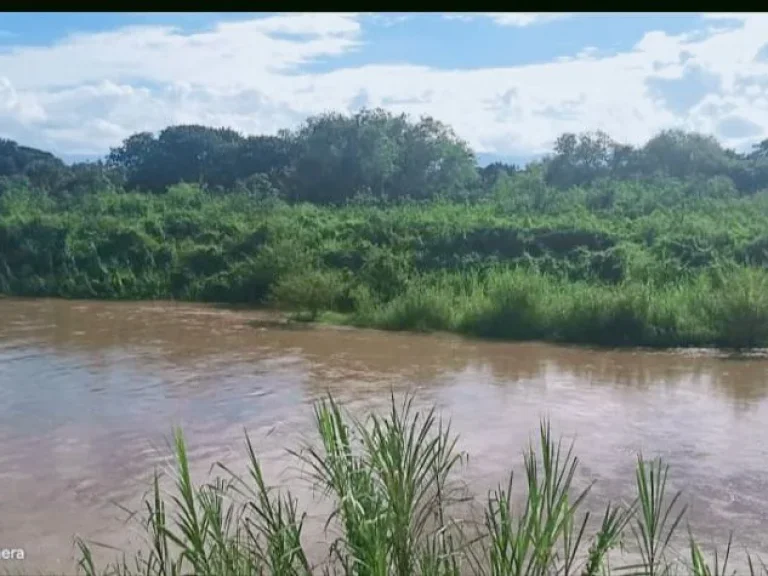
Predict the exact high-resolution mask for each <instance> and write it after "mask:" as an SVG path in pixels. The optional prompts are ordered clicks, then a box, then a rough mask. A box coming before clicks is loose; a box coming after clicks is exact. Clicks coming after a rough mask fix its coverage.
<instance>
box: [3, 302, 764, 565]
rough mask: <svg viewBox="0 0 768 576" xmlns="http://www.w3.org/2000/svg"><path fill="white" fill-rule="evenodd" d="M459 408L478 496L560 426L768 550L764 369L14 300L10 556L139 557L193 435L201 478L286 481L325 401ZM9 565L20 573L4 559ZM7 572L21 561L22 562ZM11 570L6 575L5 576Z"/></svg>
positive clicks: (7, 496) (148, 306)
mask: <svg viewBox="0 0 768 576" xmlns="http://www.w3.org/2000/svg"><path fill="white" fill-rule="evenodd" d="M393 389H394V390H395V392H396V393H402V392H405V391H410V392H412V393H413V394H414V395H415V398H416V402H417V404H419V405H427V404H436V405H437V406H438V407H439V409H440V410H441V411H442V413H443V414H445V415H446V416H450V418H451V420H452V425H453V429H454V431H455V432H457V433H459V435H460V441H459V446H460V448H462V449H464V450H466V451H468V452H469V454H470V460H469V465H468V468H467V470H466V474H465V475H464V477H465V478H466V479H467V480H468V482H469V485H470V487H471V488H472V490H473V491H474V492H476V493H477V494H478V495H483V494H484V493H485V491H486V490H487V489H488V488H491V487H494V486H495V485H496V484H497V483H499V482H504V481H505V480H506V477H507V474H508V471H509V470H510V469H511V468H512V467H514V468H516V469H520V462H521V457H520V455H521V451H522V449H523V448H524V446H525V444H526V442H527V440H528V438H529V437H530V435H531V434H532V433H535V432H536V428H537V426H538V422H539V419H540V418H541V417H542V416H549V417H550V418H551V420H552V423H553V427H554V428H555V431H556V432H557V433H558V434H563V435H564V436H565V437H566V438H569V439H575V441H576V452H577V454H578V455H579V457H580V459H581V462H582V465H581V472H580V474H579V476H578V477H577V484H579V485H582V486H585V485H586V483H587V482H588V481H591V480H596V484H595V487H594V488H593V492H592V494H593V498H596V499H597V500H598V501H599V500H601V499H603V498H611V499H615V498H624V497H626V498H629V497H630V496H631V495H632V493H633V492H632V489H633V484H632V483H633V480H634V478H633V474H634V463H635V455H636V453H637V452H638V451H642V452H643V454H644V455H646V456H656V455H660V456H663V457H664V458H665V459H666V460H667V461H668V462H669V463H670V464H671V466H672V468H671V472H670V476H671V481H672V484H673V487H674V488H675V489H682V490H684V491H685V495H686V501H687V502H689V503H690V505H691V512H690V515H689V517H690V520H691V523H692V525H693V528H694V529H695V531H696V532H697V533H698V534H699V535H700V536H701V538H702V539H703V541H704V543H706V542H708V541H712V540H713V539H716V540H720V541H722V542H725V540H726V539H727V537H728V532H729V530H731V529H732V530H733V531H734V533H735V541H736V542H737V543H738V544H740V545H745V546H747V547H749V548H750V550H752V551H755V552H758V553H763V554H765V552H766V551H768V426H767V425H766V423H768V401H766V392H768V359H765V358H763V357H759V356H756V357H752V358H746V359H745V358H738V359H736V358H732V357H727V356H725V355H722V354H721V355H718V354H713V353H708V352H706V351H687V352H645V351H606V350H588V349H583V348H569V347H558V346H550V345H544V344H538V343H525V344H515V343H488V342H477V341H467V340H463V339H460V338H458V337H451V336H427V335H412V334H401V333H385V332H376V331H364V330H346V329H335V328H287V327H284V326H282V327H281V326H279V325H273V324H270V323H267V322H264V314H263V313H261V314H260V313H257V312H241V311H231V310H230V311H227V310H221V309H216V308H211V307H204V306H195V305H187V304H178V305H177V304H168V303H161V304H153V303H103V302H68V301H54V300H15V299H0V548H22V549H23V550H24V552H25V560H24V563H23V564H20V565H17V568H16V569H19V568H20V569H21V570H22V571H23V572H24V573H31V572H33V571H39V570H45V571H57V572H59V573H61V572H63V573H72V572H73V565H74V564H73V558H74V556H75V550H74V546H73V537H74V535H75V534H78V535H81V536H83V537H85V538H90V539H95V540H98V541H101V542H105V543H108V544H115V545H121V546H130V545H131V543H132V542H134V541H135V536H134V535H133V532H132V530H133V529H132V528H130V527H129V526H127V525H126V524H124V523H123V522H124V519H125V514H124V512H122V511H121V510H120V509H119V507H118V505H124V506H129V507H134V506H136V504H137V503H138V502H139V499H140V497H141V495H142V494H143V492H144V490H145V489H146V488H147V482H148V479H149V477H150V474H151V471H152V469H153V467H154V466H157V465H163V464H165V463H167V461H168V459H167V456H168V450H167V440H168V438H169V435H170V433H171V431H172V427H173V426H175V425H180V426H182V427H183V429H184V431H185V434H186V436H187V440H188V443H189V445H190V454H191V458H192V460H193V462H194V464H195V467H194V473H195V474H196V476H197V478H198V479H199V480H202V479H204V476H205V474H206V473H207V472H208V469H209V467H210V465H211V464H212V463H213V462H215V461H217V460H223V461H226V462H233V463H237V462H242V455H243V450H242V447H243V429H244V428H245V429H247V430H248V432H249V434H250V435H251V437H252V439H253V442H254V445H255V448H256V450H257V452H258V454H259V456H260V457H261V458H262V459H263V462H264V467H265V472H266V473H267V475H268V476H269V478H270V479H271V480H272V481H273V483H278V482H280V481H283V482H289V481H290V478H288V477H286V476H285V475H281V471H283V470H284V469H285V468H286V467H287V466H288V465H289V464H290V463H291V461H290V459H289V457H288V456H287V455H286V454H285V449H286V448H289V447H297V443H299V442H301V441H302V440H304V439H306V438H311V432H312V429H311V418H312V409H311V406H312V402H313V401H314V400H316V399H318V398H319V397H322V396H323V395H324V394H325V393H326V392H328V391H330V392H332V393H333V394H334V395H335V396H336V397H337V398H338V399H339V400H340V401H341V402H342V403H344V404H345V405H346V406H347V407H349V409H350V410H352V411H355V412H360V411H362V410H365V409H369V408H373V409H378V408H380V407H384V406H386V405H387V403H388V402H389V394H390V391H391V390H393ZM6 564H8V563H6ZM7 567H8V568H10V566H7ZM3 569H4V567H3V566H0V571H2V570H3Z"/></svg>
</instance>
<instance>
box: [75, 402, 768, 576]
mask: <svg viewBox="0 0 768 576" xmlns="http://www.w3.org/2000/svg"><path fill="white" fill-rule="evenodd" d="M315 421H316V426H317V430H318V432H319V442H316V443H310V444H308V445H307V446H305V447H304V448H303V449H301V450H299V451H297V452H293V455H294V456H295V457H296V458H297V459H298V461H299V462H300V463H301V465H302V466H301V470H303V471H304V479H305V480H308V481H309V482H310V483H311V485H312V487H314V488H318V489H319V490H318V492H319V493H321V494H323V495H325V496H326V497H327V498H329V499H330V500H331V502H332V505H333V513H332V515H331V516H330V518H329V519H328V523H327V524H326V528H327V529H329V530H332V531H333V533H335V534H338V537H336V538H334V537H333V536H331V537H330V538H329V540H330V541H331V542H332V543H331V544H330V545H329V546H328V547H327V550H326V553H324V554H320V555H319V557H318V558H316V559H315V558H313V557H312V555H311V554H310V551H309V550H308V549H307V548H306V546H307V544H310V543H309V542H307V540H308V538H307V536H306V535H305V533H304V527H305V520H306V516H305V514H304V513H303V512H301V511H300V509H299V506H298V502H297V500H296V499H295V498H294V497H292V496H291V494H290V492H288V491H274V490H273V489H271V488H270V487H269V486H268V485H267V483H266V481H265V479H264V476H263V474H262V469H261V466H260V464H259V460H258V457H257V456H256V451H255V450H254V448H253V445H252V444H251V442H250V440H248V441H247V450H248V459H249V470H248V472H247V474H246V475H245V476H238V475H237V474H236V473H234V472H232V471H231V470H230V469H228V468H227V467H226V466H224V465H221V464H220V465H219V467H220V468H219V469H220V470H223V472H224V476H223V477H218V478H217V479H216V480H215V481H213V482H209V483H206V484H203V485H200V486H196V485H195V484H194V483H193V481H192V478H191V476H190V470H189V463H188V460H187V451H186V446H185V443H184V439H183V436H182V435H181V433H180V432H179V433H177V434H176V443H175V448H176V470H175V474H174V480H175V483H174V486H173V489H172V492H171V493H170V495H169V496H167V495H166V494H167V493H166V491H165V490H163V489H161V487H160V485H161V483H160V477H159V475H158V474H157V473H155V477H154V478H155V480H154V485H153V491H152V493H151V494H150V496H149V497H148V498H147V500H146V502H145V507H144V510H143V511H142V512H143V514H142V513H140V516H139V517H140V518H141V519H142V521H141V529H142V530H143V531H144V532H145V534H146V536H147V540H146V547H145V548H144V549H143V550H141V551H140V552H139V553H138V554H137V555H136V556H135V557H134V558H132V559H131V560H129V559H128V558H127V557H126V556H123V558H121V559H118V560H117V562H115V563H114V564H111V565H109V566H107V567H106V569H101V568H100V567H99V565H98V563H97V561H96V560H95V559H94V554H93V550H94V549H93V548H92V547H91V546H90V545H89V544H88V542H86V541H83V540H82V539H79V540H78V544H79V548H80V552H81V556H80V567H81V568H82V569H83V571H84V572H85V574H86V575H88V576H97V575H100V574H104V575H121V576H129V575H134V574H135V575H137V576H138V575H146V576H160V575H162V576H172V575H181V574H195V575H197V576H224V575H227V576H237V575H255V574H267V575H275V576H276V575H293V576H296V575H309V574H345V575H355V576H358V575H359V576H390V575H395V576H413V575H424V576H427V575H431V576H438V575H445V576H449V575H450V576H458V575H459V574H478V575H482V576H485V575H488V576H527V575H530V576H535V575H539V576H545V575H563V576H569V575H574V574H579V575H582V576H598V575H606V574H610V573H612V572H615V573H617V574H632V575H636V576H640V575H642V576H662V575H670V574H690V575H692V576H712V575H713V574H714V575H718V574H723V575H725V574H729V573H731V572H728V562H729V559H730V558H729V556H730V551H731V543H730V541H729V542H728V546H727V548H726V549H725V553H724V555H722V556H720V557H718V554H717V552H715V554H714V560H713V561H710V560H709V559H708V558H706V557H705V555H704V554H703V553H702V551H701V548H700V547H699V545H698V544H697V543H696V540H695V538H694V536H693V531H692V530H691V528H690V527H688V534H689V536H688V538H687V550H686V545H685V539H681V538H679V537H675V535H676V533H679V532H680V531H682V530H683V529H684V521H685V513H686V505H685V504H684V502H683V501H682V499H681V497H680V494H679V493H677V494H668V490H667V473H668V468H667V467H666V466H664V465H663V464H662V463H661V462H660V461H650V462H649V461H646V460H644V459H643V458H642V457H641V456H638V459H637V467H636V489H637V492H636V497H635V499H634V500H633V501H632V502H626V503H608V504H606V505H605V508H604V513H603V514H602V515H597V516H594V517H592V518H590V514H589V513H587V512H584V511H583V509H584V508H585V507H586V506H585V502H586V498H587V496H588V493H589V488H587V489H585V490H583V491H577V490H576V487H575V486H574V483H573V480H574V478H575V477H576V474H577V469H578V459H577V458H576V457H575V456H574V454H573V452H572V447H570V448H569V447H568V446H564V445H562V444H561V443H560V442H558V441H556V440H555V439H554V438H553V437H552V434H551V431H550V427H549V424H548V423H543V424H542V426H541V429H540V434H539V437H538V441H537V442H532V443H531V445H530V447H529V448H528V449H527V450H526V451H525V452H524V472H523V474H522V485H523V487H524V492H523V494H522V497H516V495H515V493H514V492H513V481H512V479H513V476H512V475H510V478H509V483H508V484H505V485H501V486H499V487H498V488H497V489H496V490H493V491H491V492H490V493H489V494H488V496H487V499H486V500H484V501H480V500H473V499H472V498H471V495H470V494H469V493H468V490H467V489H466V487H464V486H463V485H462V484H461V478H460V477H459V476H458V473H459V472H460V471H461V469H462V467H463V465H464V464H465V463H466V454H464V453H462V452H460V451H459V450H458V449H457V438H456V437H455V436H454V435H453V434H452V433H451V431H450V427H449V426H446V425H444V424H443V421H442V419H441V418H440V417H439V415H438V414H436V413H435V411H434V410H432V411H429V412H426V413H419V412H415V411H413V410H412V407H411V403H410V402H409V401H408V400H406V402H404V403H403V405H402V406H400V405H399V404H398V403H397V402H396V401H395V399H394V398H393V399H392V409H391V412H390V413H389V414H387V415H384V416H377V415H373V416H371V417H369V419H368V420H367V421H359V420H355V419H352V418H350V417H349V416H347V415H346V414H344V413H343V412H342V410H341V409H340V408H339V406H338V405H337V404H336V403H335V402H334V401H333V399H329V400H328V401H324V402H320V403H318V404H317V405H316V409H315ZM514 485H515V486H517V483H514ZM473 512H477V513H476V514H473ZM329 536H330V535H329ZM678 536H679V535H678ZM681 540H682V546H681ZM626 552H629V553H630V554H634V558H633V557H632V556H631V555H629V554H626ZM746 565H747V567H748V570H749V572H750V574H752V575H753V576H754V575H755V574H761V575H763V574H766V573H768V568H766V566H765V564H763V563H762V562H760V561H759V560H757V559H753V558H751V557H750V556H747V562H746Z"/></svg>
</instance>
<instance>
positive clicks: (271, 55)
mask: <svg viewBox="0 0 768 576" xmlns="http://www.w3.org/2000/svg"><path fill="white" fill-rule="evenodd" d="M766 29H768V18H767V17H766V15H763V14H754V15H750V14H627V13H622V14H585V13H582V14H561V13H557V14H555V13H548V14H546V13H482V14H469V13H462V14H459V13H454V14H451V13H445V14H440V13H430V14H415V13H414V14H410V13H409V14H396V13H382V14H331V13H319V14H260V13H257V14H254V13H250V14H246V13H205V14H194V13H182V14H173V13H156V14H141V13H125V14H122V13H90V14H88V13H57V14H46V13H30V14H25V13H6V14H3V15H2V16H0V137H6V138H12V139H15V140H17V141H19V142H22V143H24V144H28V145H32V146H38V147H42V148H45V149H49V150H52V151H54V152H56V153H58V154H61V155H64V156H67V157H80V156H93V155H98V154H103V153H105V152H106V151H107V150H108V149H109V147H110V146H114V145H116V144H118V143H119V142H120V141H121V140H122V139H123V138H125V137H127V136H128V135H130V134H131V133H133V132H136V131H139V130H152V131H155V130H159V129H161V128H163V127H164V126H167V125H169V124H176V123H200V124H208V125H217V126H222V125H223V126H231V127H234V128H236V129H238V130H241V131H242V132H244V133H274V132H276V131H277V130H278V129H280V128H284V127H293V126H296V125H297V124H298V123H300V122H301V121H302V120H303V119H304V118H306V117H307V116H308V115H312V114H317V113H321V112H324V111H327V110H340V111H345V112H352V111H354V110H355V109H358V108H360V107H361V106H368V107H374V106H381V107H383V108H387V109H390V110H392V111H393V112H398V113H399V112H405V113H408V114H411V115H413V116H414V117H418V116H420V115H425V114H426V115H431V116H434V117H435V118H437V119H439V120H442V121H444V122H446V123H448V124H450V125H451V126H453V128H454V129H455V131H456V133H457V134H458V135H459V136H461V137H462V138H464V139H466V140H467V141H468V142H469V143H470V144H471V145H472V147H473V148H475V150H477V151H478V152H479V153H481V154H484V155H486V156H487V157H493V158H506V159H511V160H516V161H520V160H524V159H526V158H531V157H535V156H538V155H540V154H542V153H544V152H546V151H547V150H549V149H550V148H551V145H552V143H553V141H554V139H555V138H556V137H557V136H558V135H559V134H561V133H563V132H566V131H575V132H580V131H588V130H596V129H602V130H604V131H606V132H608V133H609V134H610V135H612V136H613V137H614V138H616V139H617V140H620V141H623V142H628V143H632V144H640V143H642V142H644V141H645V140H647V139H648V138H649V137H651V136H652V135H653V134H654V133H656V132H658V131H659V130H662V129H665V128H682V129H686V130H696V131H701V132H705V133H710V134H713V135H715V136H717V137H718V138H719V139H721V140H722V141H723V142H724V143H726V144H727V145H729V146H733V147H736V148H745V147H748V146H749V145H751V143H752V142H755V141H758V140H760V139H762V138H765V137H766V136H768V35H766V34H765V30H766Z"/></svg>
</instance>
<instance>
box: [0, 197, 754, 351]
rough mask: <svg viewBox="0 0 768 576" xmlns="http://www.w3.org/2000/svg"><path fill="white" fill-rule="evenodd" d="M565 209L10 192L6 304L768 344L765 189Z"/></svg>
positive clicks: (617, 340) (4, 202)
mask: <svg viewBox="0 0 768 576" xmlns="http://www.w3.org/2000/svg"><path fill="white" fill-rule="evenodd" d="M635 192H636V191H635ZM646 192H647V194H649V195H650V194H656V195H659V194H660V192H659V191H658V190H648V191H646ZM553 194H555V192H553ZM557 194H560V193H559V192H558V193H557ZM573 194H574V195H578V193H577V191H574V192H573ZM561 196H562V195H561V194H560V196H557V195H555V196H553V202H554V201H555V199H557V198H561ZM560 201H561V202H562V205H560V206H559V207H558V205H557V204H555V207H554V208H553V209H551V210H543V211H542V210H535V211H534V210H523V209H521V210H516V209H513V208H510V206H509V205H508V204H507V203H505V201H501V200H487V201H484V202H480V203H477V204H460V203H450V202H444V201H431V202H427V203H406V204H396V205H392V206H385V207H377V206H346V207H326V208H320V207H316V206H310V205H306V204H299V205H287V204H283V203H280V202H260V201H255V200H253V199H249V198H246V197H241V196H237V195H229V196H223V197H222V196H215V195H211V194H208V193H205V192H203V191H202V190H200V189H198V188H195V187H190V186H177V187H173V188H172V189H171V190H170V191H169V192H168V193H167V194H165V195H162V196H150V195H146V194H129V193H126V194H114V193H103V194H93V195H88V196H85V197H82V198H79V199H77V200H68V201H66V202H61V201H54V200H53V199H51V198H47V197H44V196H40V195H36V194H35V193H33V192H29V191H27V192H16V193H7V194H5V195H4V196H2V197H1V198H0V239H2V245H3V250H2V251H1V252H0V292H1V293H4V294H8V295H18V296H30V297H64V298H96V299H118V300H122V299H127V300H144V299H146V300H151V299H160V300H172V299H173V300H182V301H200V302H221V303H229V304H236V303H241V304H247V305H258V306H263V305H266V304H268V305H270V306H273V307H277V308H278V309H281V310H294V311H297V312H298V313H299V314H300V315H301V316H304V317H309V318H314V317H316V316H318V315H319V314H320V313H324V316H323V317H326V318H327V317H328V314H331V315H332V317H333V318H335V319H336V321H340V320H341V321H343V322H344V323H350V324H352V325H355V326H366V327H374V328H383V329H389V330H422V331H449V332H456V333H460V334H465V335H470V336H478V337H483V338H499V339H507V340H545V341H552V342H570V343H582V344H597V345H607V346H645V347H690V346H692V347H724V348H750V347H764V346H767V345H768V271H766V269H765V265H764V262H763V261H762V260H761V259H760V258H761V254H762V251H761V250H762V248H761V247H762V246H763V245H764V244H765V242H766V240H765V236H764V234H765V232H764V230H765V229H767V228H768V210H766V209H765V207H764V206H763V204H765V199H764V198H763V197H762V196H761V195H756V196H751V197H748V198H740V199H726V200H717V201H714V200H711V201H710V200H702V201H701V202H700V203H698V204H695V205H691V206H689V207H687V208H686V212H685V213H683V214H682V215H680V214H678V213H673V212H670V211H667V210H666V209H662V208H658V209H649V210H647V211H646V212H641V213H636V212H632V211H631V210H630V209H629V208H621V209H619V208H616V209H614V210H610V211H605V210H586V209H585V208H584V206H583V205H581V204H578V203H577V204H574V203H573V199H570V198H569V199H568V201H567V202H566V201H564V200H560ZM585 205H586V204H585Z"/></svg>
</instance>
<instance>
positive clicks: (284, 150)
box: [0, 109, 768, 205]
mask: <svg viewBox="0 0 768 576" xmlns="http://www.w3.org/2000/svg"><path fill="white" fill-rule="evenodd" d="M531 172H537V173H540V174H542V176H543V179H544V181H545V183H546V184H547V185H548V186H551V187H554V188H558V189H569V188H572V187H576V186H582V187H583V186H590V185H594V184H596V183H599V182H604V181H610V180H621V181H628V180H654V179H659V178H667V179H676V180H680V181H684V182H689V183H692V184H694V185H695V184H698V183H706V182H710V181H712V180H713V179H715V180H717V182H718V183H719V184H720V189H723V190H726V191H730V192H731V193H733V194H736V195H745V194H752V193H754V192H756V191H758V190H761V189H765V188H768V139H766V140H763V141H762V142H760V143H758V144H755V145H754V146H753V149H752V150H751V151H750V152H747V153H739V152H736V151H734V150H731V149H728V148H725V147H724V146H722V145H721V144H720V143H719V142H718V141H717V140H716V139H715V138H713V137H711V136H705V135H702V134H697V133H689V132H684V131H680V130H666V131H663V132H661V133H659V134H658V135H656V136H655V137H653V138H651V139H650V140H649V141H648V142H647V143H646V144H645V145H643V146H640V147H633V146H629V145H625V144H621V143H619V142H616V141H615V140H613V139H612V138H610V137H609V136H608V135H607V134H605V133H603V132H594V133H582V134H572V133H568V134H563V135H562V136H560V137H559V138H558V139H557V140H556V142H555V144H554V149H553V151H552V153H551V154H549V155H548V156H547V157H545V158H544V159H542V160H540V161H536V162H533V163H531V164H529V165H528V166H526V167H525V168H520V167H518V166H515V165H510V164H505V163H500V162H496V163H493V164H490V165H488V166H479V165H478V163H477V158H476V156H475V154H474V152H473V151H472V149H471V148H470V147H469V145H468V144H467V143H466V142H464V141H463V140H462V139H460V138H459V137H458V136H457V135H456V134H455V132H454V131H453V130H452V129H451V128H450V127H449V126H447V125H445V124H443V123H441V122H439V121H436V120H434V119H432V118H429V117H424V118H421V119H419V120H418V121H413V120H411V119H410V118H408V117H407V116H405V115H402V114H401V115H395V114H392V113H390V112H386V111H384V110H380V109H377V110H362V111H360V112H357V113H355V114H351V115H344V114H338V113H328V114H322V115H319V116H315V117H311V118H309V119H307V120H306V121H305V122H304V123H303V124H302V125H300V126H299V127H298V128H297V129H295V130H283V131H281V132H279V133H278V134H277V135H276V136H267V135H259V136H244V135H242V134H240V133H239V132H237V131H235V130H232V129H229V128H210V127H206V126H199V125H179V126H170V127H168V128H165V129H164V130H162V131H161V132H159V134H152V133H149V132H141V133H138V134H134V135H132V136H130V137H128V138H127V139H125V140H124V141H123V142H122V144H121V145H120V146H117V147H115V148H113V149H111V150H110V152H109V154H108V155H107V156H106V157H105V158H104V159H102V160H99V161H97V162H85V163H76V164H73V165H71V166H70V165H67V164H65V163H64V162H63V161H62V160H61V159H59V158H57V157H56V156H54V155H53V154H51V153H49V152H45V151H42V150H37V149H34V148H29V147H26V146H23V145H20V144H18V143H16V142H13V141H11V140H3V139H0V194H2V193H3V191H4V190H8V189H9V188H12V187H14V186H25V187H31V188H35V189H39V190H43V191H45V192H47V193H48V194H50V195H51V196H54V197H70V196H79V195H82V194H86V193H88V192H91V191H104V190H108V189H113V190H117V191H121V190H129V191H139V192H145V193H150V194H162V193H164V192H165V191H167V190H168V188H169V187H170V186H172V185H174V184H177V183H180V182H186V183H195V184H199V185H200V186H202V187H205V188H206V189H208V190H209V191H210V192H215V193H220V194H227V193H232V192H240V193H247V194H250V195H253V196H257V197H260V198H263V197H279V198H281V199H283V200H286V201H290V202H311V203H315V204H329V205H334V204H343V203H345V202H348V201H350V200H352V199H355V198H368V199H374V200H376V201H388V200H403V199H411V200H427V199H434V198H438V197H444V198H445V197H447V198H454V199H455V198H462V199H471V198H477V197H482V196H483V195H484V194H487V193H489V191H491V190H492V189H493V188H494V186H496V185H497V184H498V182H499V180H506V181H508V180H509V179H514V178H516V177H524V176H525V175H526V174H529V173H531Z"/></svg>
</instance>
